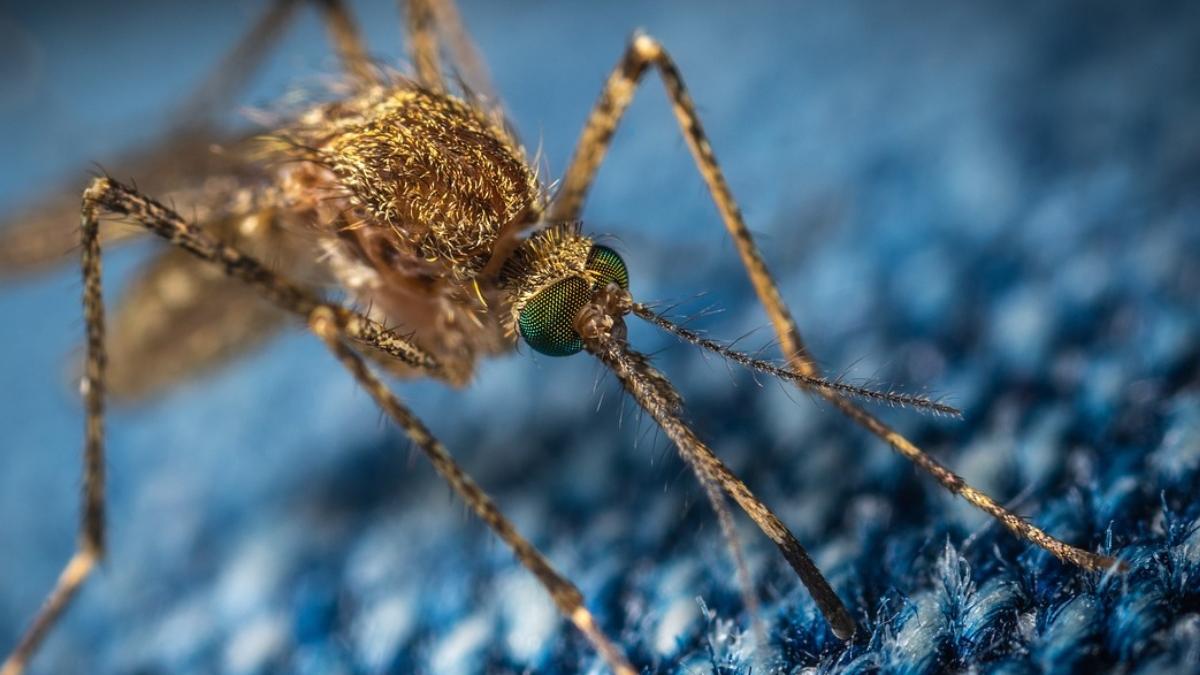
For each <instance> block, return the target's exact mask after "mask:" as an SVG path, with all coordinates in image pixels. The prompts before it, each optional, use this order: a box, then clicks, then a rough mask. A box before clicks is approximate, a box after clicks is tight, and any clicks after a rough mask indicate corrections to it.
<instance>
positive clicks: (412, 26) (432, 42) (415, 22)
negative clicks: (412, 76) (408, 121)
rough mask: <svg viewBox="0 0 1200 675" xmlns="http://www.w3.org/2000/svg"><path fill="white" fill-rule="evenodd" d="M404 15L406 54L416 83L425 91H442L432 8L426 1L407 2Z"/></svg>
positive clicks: (413, 0) (440, 67)
mask: <svg viewBox="0 0 1200 675" xmlns="http://www.w3.org/2000/svg"><path fill="white" fill-rule="evenodd" d="M401 4H403V3H401ZM402 9H403V8H402ZM405 14H406V15H407V18H408V53H409V57H410V58H411V59H412V62H413V68H415V69H416V71H417V81H418V82H420V83H421V86H422V87H425V88H426V89H430V90H432V91H442V90H444V89H445V84H444V83H443V82H442V66H441V64H440V63H439V58H438V39H437V26H436V19H434V16H433V6H432V5H431V4H430V3H429V2H428V1H427V0H409V2H408V7H407V12H405Z"/></svg>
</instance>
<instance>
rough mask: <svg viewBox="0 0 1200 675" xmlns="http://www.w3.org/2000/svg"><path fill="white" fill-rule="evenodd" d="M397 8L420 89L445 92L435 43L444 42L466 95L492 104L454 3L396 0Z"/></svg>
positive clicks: (488, 83)
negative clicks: (404, 23)
mask: <svg viewBox="0 0 1200 675" xmlns="http://www.w3.org/2000/svg"><path fill="white" fill-rule="evenodd" d="M400 5H401V10H402V11H404V12H405V14H406V15H407V17H408V21H407V23H408V50H409V54H410V57H411V58H412V61H413V66H414V67H415V68H416V71H417V81H418V82H420V83H421V86H423V87H427V88H429V89H432V90H434V91H442V90H443V89H445V80H444V78H443V75H442V70H441V63H440V60H439V53H440V45H439V42H445V46H446V48H447V50H448V52H449V55H450V57H451V60H452V63H453V66H454V68H455V69H456V73H455V74H456V75H458V76H460V77H461V78H462V79H463V82H464V84H466V86H467V89H468V90H469V91H468V93H469V94H470V95H472V96H474V97H477V98H481V99H483V100H484V101H486V102H489V103H495V102H496V101H497V98H496V92H495V88H494V87H493V86H492V80H491V76H490V75H489V74H488V70H487V66H486V65H484V62H483V59H482V58H481V57H480V55H479V49H478V48H476V46H475V42H474V41H473V40H472V39H471V36H470V35H469V34H468V33H467V30H466V27H465V26H464V25H463V22H462V17H461V16H460V15H459V13H458V8H457V7H456V6H455V2H454V0H407V1H406V0H400ZM405 5H407V6H406V7H405Z"/></svg>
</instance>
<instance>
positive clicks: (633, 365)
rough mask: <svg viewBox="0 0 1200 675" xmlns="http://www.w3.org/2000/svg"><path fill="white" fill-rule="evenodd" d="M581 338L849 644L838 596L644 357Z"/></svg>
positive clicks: (607, 341)
mask: <svg viewBox="0 0 1200 675" xmlns="http://www.w3.org/2000/svg"><path fill="white" fill-rule="evenodd" d="M581 335H583V336H584V345H585V346H586V348H587V350H588V351H589V352H591V353H592V354H593V355H594V356H595V357H596V358H597V359H599V360H600V362H601V363H603V364H604V365H606V366H608V368H609V369H611V370H612V371H613V373H614V374H615V375H616V376H617V379H618V380H620V381H621V385H622V386H623V387H624V388H625V390H626V391H627V392H629V394H630V395H631V396H633V398H634V400H635V401H637V403H638V405H639V406H640V407H641V408H642V409H644V410H645V411H646V412H647V413H649V414H650V416H651V417H653V418H654V421H655V422H657V423H658V426H659V427H660V428H661V429H662V430H663V432H664V433H666V434H667V437H668V438H670V439H671V441H672V443H674V444H675V447H676V448H678V450H679V454H680V455H681V456H682V457H683V459H684V461H686V462H687V463H688V464H689V465H690V466H691V467H692V470H693V471H695V472H696V473H697V474H699V475H702V476H704V478H703V479H701V482H702V483H703V482H704V479H707V480H709V481H711V482H712V483H714V484H716V485H719V486H720V487H721V489H723V490H724V491H725V492H726V494H728V495H729V496H730V497H732V498H733V500H734V501H735V502H737V503H738V505H739V506H741V507H742V510H744V511H745V512H746V515H748V516H750V518H751V519H752V520H753V521H754V522H755V524H757V525H758V527H759V529H761V530H762V531H763V533H764V534H766V535H767V536H768V537H770V539H771V541H773V542H775V545H776V546H778V547H779V550H780V552H781V553H783V557H784V558H785V559H787V561H788V564H790V565H791V566H792V569H794V570H795V571H796V574H797V575H798V576H799V577H800V581H801V582H802V583H803V584H804V585H805V587H807V588H808V592H809V593H810V594H811V595H812V598H813V601H814V602H815V603H816V605H817V608H818V609H819V610H820V611H821V614H823V615H824V616H825V620H826V621H827V622H828V623H829V627H830V629H831V630H832V631H833V634H834V635H835V636H837V637H838V638H839V639H842V640H848V639H850V638H851V637H852V636H853V635H854V631H855V626H854V619H853V618H851V617H850V612H849V611H847V609H846V606H845V605H843V604H842V601H841V599H840V598H838V596H837V593H835V592H834V591H833V588H832V587H830V585H829V582H828V581H826V579H825V577H824V576H823V575H822V574H821V571H820V570H818V569H817V566H816V565H814V564H813V562H812V559H811V558H809V556H808V552H807V551H805V550H804V547H803V546H801V544H800V542H799V541H797V540H796V537H795V536H794V535H793V534H792V533H791V531H790V530H788V529H787V526H785V525H784V524H783V522H782V521H780V520H779V518H778V517H777V516H776V515H775V514H774V513H773V512H772V511H771V510H770V509H769V508H767V506H766V504H763V503H762V502H761V501H759V500H758V498H757V497H755V496H754V493H752V492H751V491H750V488H748V487H747V486H746V484H745V483H743V482H742V481H741V479H739V478H738V477H737V476H736V475H734V473H733V472H732V471H730V470H729V467H727V466H725V464H724V463H723V462H722V461H721V460H720V458H718V457H717V456H716V455H715V454H713V451H712V450H710V449H709V448H708V446H706V445H705V444H704V443H703V442H702V441H701V440H700V439H699V438H698V437H697V436H696V434H695V433H694V432H693V431H692V430H691V428H690V427H689V426H688V425H687V424H686V423H685V422H683V420H682V419H680V417H679V410H680V408H679V404H680V401H681V399H680V397H679V394H678V393H677V392H676V390H675V388H674V387H673V386H672V385H671V383H670V381H669V380H667V378H666V376H664V375H663V374H662V373H660V372H659V371H658V370H656V369H655V368H654V367H653V366H651V365H650V363H649V361H648V360H647V359H646V357H645V355H643V354H641V353H639V352H637V351H634V350H633V349H630V348H629V347H628V345H626V344H625V343H624V341H623V340H618V339H617V338H615V337H613V335H612V334H611V333H610V332H593V331H585V332H582V333H581Z"/></svg>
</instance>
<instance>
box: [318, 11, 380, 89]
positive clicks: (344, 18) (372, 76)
mask: <svg viewBox="0 0 1200 675" xmlns="http://www.w3.org/2000/svg"><path fill="white" fill-rule="evenodd" d="M315 1H316V3H317V5H319V6H320V8H321V11H322V12H323V14H324V18H325V27H326V29H327V30H328V31H329V35H330V37H331V38H333V46H334V49H336V50H337V53H338V57H339V58H340V59H341V60H342V66H343V67H344V68H345V69H346V72H347V73H349V74H350V76H351V77H353V78H354V80H355V83H356V84H357V85H358V87H359V88H366V87H369V86H371V85H373V84H376V83H377V82H378V80H379V78H378V77H377V76H376V72H375V69H374V68H372V67H371V59H370V58H369V57H368V56H367V50H366V47H365V46H364V44H363V39H362V35H361V34H360V33H359V32H358V26H357V25H356V24H355V23H354V18H353V17H351V16H350V10H348V9H347V8H346V5H345V3H343V2H342V0H315Z"/></svg>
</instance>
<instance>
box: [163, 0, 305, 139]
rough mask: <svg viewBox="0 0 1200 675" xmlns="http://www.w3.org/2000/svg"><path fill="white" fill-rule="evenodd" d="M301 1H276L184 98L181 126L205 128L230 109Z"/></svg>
mask: <svg viewBox="0 0 1200 675" xmlns="http://www.w3.org/2000/svg"><path fill="white" fill-rule="evenodd" d="M298 4H299V3H298V1H297V0H274V1H273V2H272V3H271V7H270V8H269V9H268V10H267V11H266V12H265V13H264V14H263V15H262V16H261V17H259V19H258V21H256V22H255V23H254V25H253V26H251V27H250V30H248V31H246V34H245V35H243V36H242V39H240V40H238V42H237V44H236V45H234V47H233V49H231V50H229V52H228V53H227V54H226V55H225V57H224V58H222V59H221V62H220V64H219V65H218V66H217V67H216V68H215V69H214V70H213V72H212V73H211V74H209V76H208V77H206V78H205V79H204V81H203V82H202V83H201V84H200V86H198V87H196V90H195V91H194V92H193V93H192V95H191V96H188V97H187V98H186V99H184V104H183V105H182V106H181V107H180V111H181V112H180V113H179V114H178V115H177V116H176V119H175V120H174V126H175V127H176V128H177V129H193V128H197V127H205V126H207V125H208V124H209V123H211V122H212V117H213V115H215V114H219V113H221V112H225V111H228V110H229V109H230V105H229V104H230V101H231V99H232V98H233V97H234V95H236V93H237V92H238V91H240V90H241V89H242V88H243V87H244V86H245V84H246V82H247V80H249V79H250V77H251V76H252V75H253V74H254V73H255V71H257V70H258V65H259V64H260V63H262V60H263V57H264V56H266V54H267V53H268V52H269V51H270V50H271V48H272V47H274V46H275V43H276V42H277V41H278V39H279V35H280V34H281V33H282V32H283V28H284V26H286V25H287V23H288V20H289V19H290V18H291V17H292V15H293V14H294V12H295V9H296V6H297V5H298Z"/></svg>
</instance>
